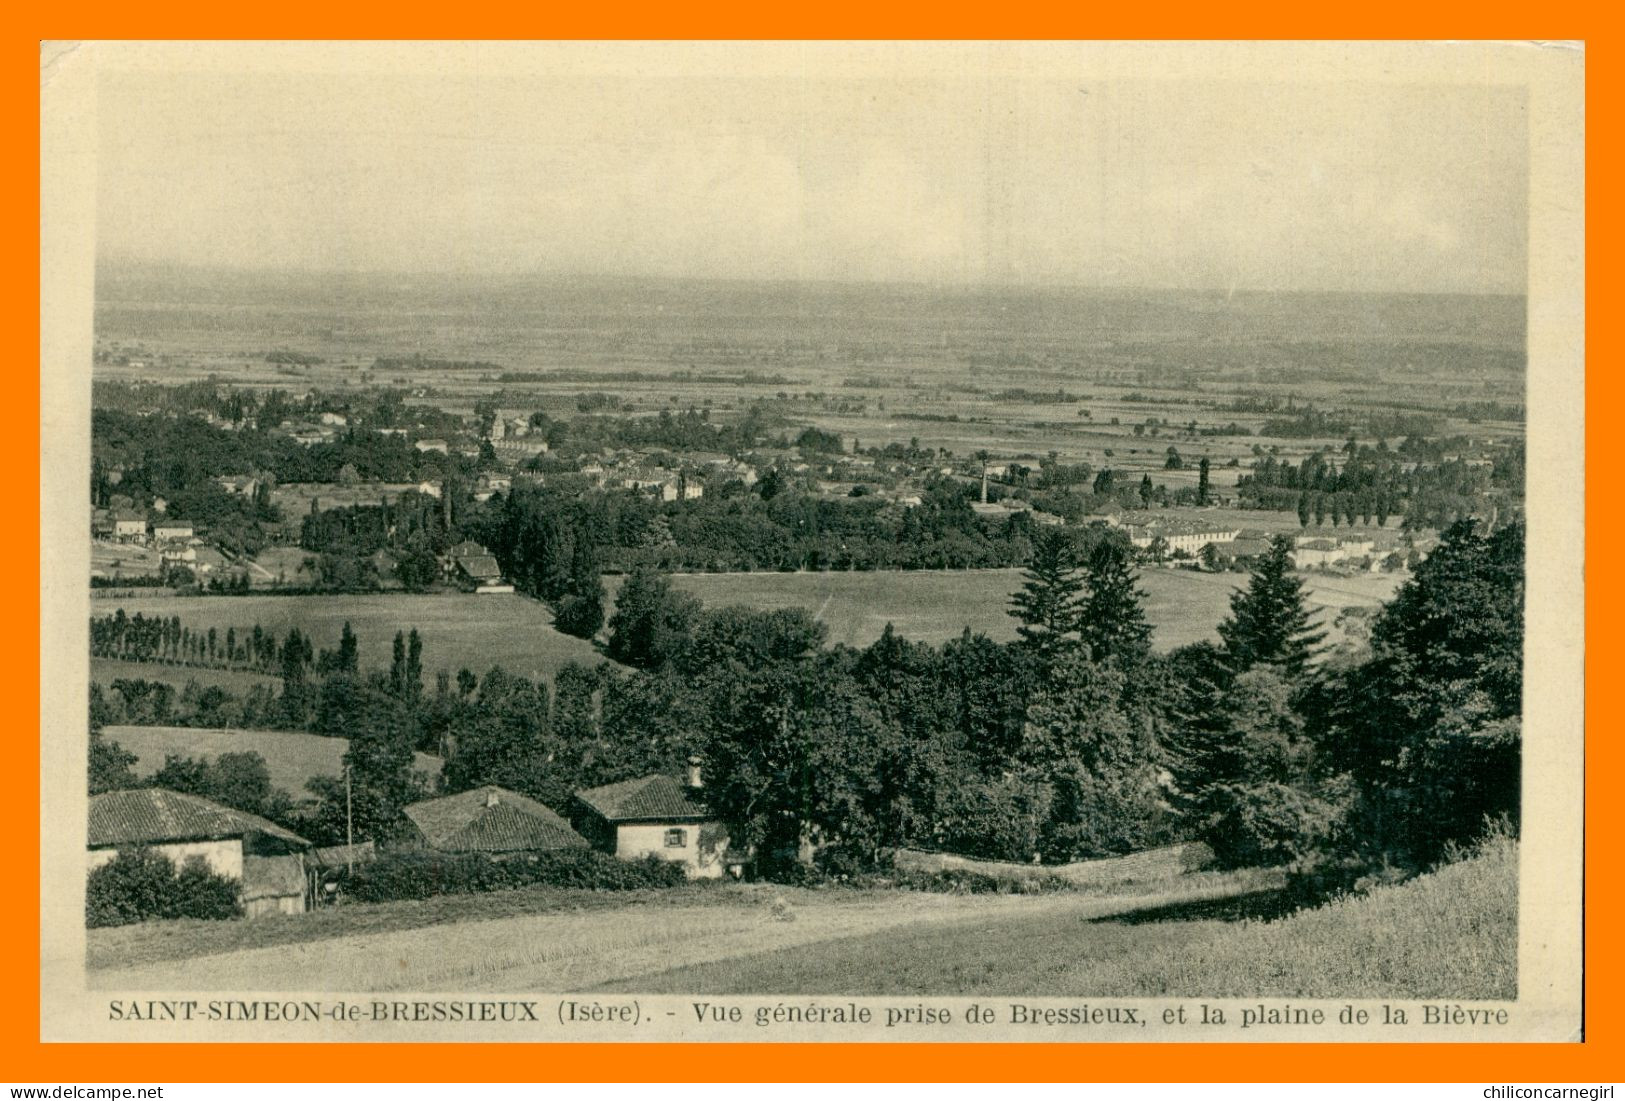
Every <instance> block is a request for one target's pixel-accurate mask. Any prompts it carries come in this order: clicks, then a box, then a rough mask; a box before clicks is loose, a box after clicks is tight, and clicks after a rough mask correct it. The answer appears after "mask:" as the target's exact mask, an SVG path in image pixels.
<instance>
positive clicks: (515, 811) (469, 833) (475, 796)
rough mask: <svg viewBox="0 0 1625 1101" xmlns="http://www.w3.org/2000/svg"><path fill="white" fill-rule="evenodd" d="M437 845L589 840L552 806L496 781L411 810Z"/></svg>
mask: <svg viewBox="0 0 1625 1101" xmlns="http://www.w3.org/2000/svg"><path fill="white" fill-rule="evenodd" d="M406 816H407V817H408V818H410V819H411V820H412V823H413V824H414V825H416V826H417V828H418V831H419V832H420V833H422V834H423V839H424V840H425V841H427V842H428V843H429V845H430V847H432V848H436V849H439V850H441V851H442V852H516V851H521V850H526V849H569V848H584V847H586V845H587V840H586V838H584V837H582V836H581V835H580V834H578V833H576V831H575V830H573V829H571V828H570V823H568V822H566V821H565V820H564V819H563V818H560V817H559V816H558V815H557V814H555V813H553V812H552V811H551V810H549V809H548V808H547V807H544V806H543V805H542V804H540V803H538V802H536V800H534V799H527V798H526V797H525V796H523V795H520V794H519V793H518V792H514V791H509V790H507V789H506V788H499V787H496V786H494V785H489V784H488V785H486V786H485V787H481V788H475V789H474V790H472V791H465V792H462V793H461V794H458V795H448V796H446V797H445V798H444V799H428V800H425V801H424V802H422V803H413V804H412V805H411V806H409V807H407V808H406Z"/></svg>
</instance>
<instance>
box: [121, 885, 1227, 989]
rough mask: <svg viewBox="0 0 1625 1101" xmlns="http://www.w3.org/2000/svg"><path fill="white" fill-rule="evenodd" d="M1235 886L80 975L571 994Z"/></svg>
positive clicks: (399, 943)
mask: <svg viewBox="0 0 1625 1101" xmlns="http://www.w3.org/2000/svg"><path fill="white" fill-rule="evenodd" d="M1234 892H1235V888H1233V887H1230V886H1208V887H1205V888H1203V889H1202V890H1199V891H1194V892H1193V891H1189V890H1164V891H1162V892H1161V893H1157V894H1141V895H1134V896H1119V897H1111V898H1104V897H1090V896H1086V895H1081V894H1072V893H1065V894H1054V895H1038V896H1022V895H933V894H924V893H916V892H890V891H877V892H872V893H868V894H861V895H852V894H848V893H840V892H831V894H830V898H829V901H827V902H826V901H824V900H822V899H819V900H814V901H808V900H806V899H805V896H803V897H802V901H799V902H798V903H797V904H795V905H794V906H792V907H790V908H789V910H788V912H784V911H782V910H775V908H774V907H773V906H772V905H770V904H768V903H766V902H765V901H764V902H758V903H746V904H740V905H724V906H715V905H713V906H673V907H638V908H636V909H629V910H610V911H595V912H583V913H561V914H540V915H527V916H523V917H515V918H505V919H499V920H494V921H470V922H461V923H457V924H447V925H436V926H430V927H426V928H421V929H410V930H403V931H398V932H391V933H376V934H366V935H360V936H352V937H337V938H332V939H328V940H321V941H311V942H307V943H302V944H290V945H280V946H277V947H273V948H258V949H250V950H245V951H240V952H230V953H224V954H220V955H214V956H207V957H202V958H198V959H193V960H174V961H167V962H164V963H158V964H151V965H148V966H143V967H136V968H121V969H108V970H101V971H93V972H91V973H90V975H89V980H90V985H91V986H92V987H94V988H100V989H148V990H174V989H193V990H256V991H259V990H265V991H269V990H308V991H318V990H321V991H344V990H348V991H387V990H479V991H497V990H536V991H570V990H581V989H585V988H588V987H594V986H599V985H602V984H605V983H613V982H621V981H626V980H633V979H636V978H637V977H638V976H642V975H655V974H659V973H662V972H668V971H671V970H672V969H674V968H681V967H689V966H694V965H700V964H710V963H717V962H719V961H725V960H730V959H735V958H739V957H745V956H754V955H758V954H761V953H767V952H773V951H776V950H780V949H785V948H795V947H799V946H804V945H809V944H816V943H822V942H827V941H835V940H841V939H844V938H849V937H862V936H869V935H874V934H881V933H885V932H886V931H888V930H898V929H905V928H907V929H912V930H916V931H922V930H925V929H927V928H930V927H933V926H938V925H944V924H949V925H951V924H955V923H965V922H972V923H975V924H977V925H978V926H990V925H991V926H993V927H996V926H998V925H999V924H1002V923H1004V922H1009V921H1020V920H1025V919H1030V918H1035V917H1041V916H1044V915H1064V914H1073V915H1076V916H1077V917H1078V918H1079V919H1087V918H1090V917H1098V916H1103V915H1106V914H1111V913H1117V912H1122V911H1125V910H1133V909H1140V908H1143V907H1146V906H1150V905H1158V904H1162V903H1167V902H1169V901H1176V900H1180V899H1194V898H1203V897H1223V896H1224V895H1227V894H1232V893H1234Z"/></svg>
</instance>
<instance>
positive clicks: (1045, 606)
mask: <svg viewBox="0 0 1625 1101" xmlns="http://www.w3.org/2000/svg"><path fill="white" fill-rule="evenodd" d="M1083 596H1084V581H1083V575H1082V573H1081V572H1080V571H1079V569H1078V563H1077V552H1076V548H1075V547H1074V546H1073V543H1072V538H1071V536H1069V535H1068V534H1067V533H1066V532H1065V531H1064V530H1061V529H1058V528H1046V529H1045V530H1043V531H1041V532H1039V533H1038V534H1037V535H1036V536H1035V537H1034V538H1033V555H1032V559H1031V561H1030V562H1029V564H1028V566H1027V570H1026V572H1025V573H1024V574H1023V575H1022V583H1021V589H1020V590H1019V591H1018V592H1017V593H1016V594H1015V595H1014V596H1013V597H1011V599H1010V614H1011V615H1013V616H1015V617H1016V618H1017V619H1019V620H1021V625H1020V626H1019V627H1017V628H1016V634H1017V635H1019V636H1020V641H1019V643H1018V645H1020V646H1022V647H1024V648H1026V649H1028V650H1030V651H1031V652H1032V653H1033V654H1035V655H1036V656H1037V657H1038V658H1039V659H1040V660H1041V661H1042V662H1043V663H1044V664H1045V665H1046V666H1048V665H1051V664H1053V663H1054V662H1055V661H1056V660H1057V659H1059V658H1060V657H1061V656H1062V655H1064V654H1068V653H1071V652H1073V651H1075V650H1076V649H1077V648H1078V646H1079V644H1080V638H1079V635H1078V631H1079V627H1080V621H1079V616H1080V614H1081V609H1082V603H1083Z"/></svg>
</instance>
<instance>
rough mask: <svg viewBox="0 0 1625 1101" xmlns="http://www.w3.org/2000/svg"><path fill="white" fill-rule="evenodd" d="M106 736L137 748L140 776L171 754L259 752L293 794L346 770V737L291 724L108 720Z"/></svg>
mask: <svg viewBox="0 0 1625 1101" xmlns="http://www.w3.org/2000/svg"><path fill="white" fill-rule="evenodd" d="M103 734H104V736H105V737H107V738H109V739H111V740H112V741H115V742H117V743H118V744H119V745H120V746H122V747H124V748H125V749H127V750H129V751H130V752H131V753H134V754H135V755H136V757H137V760H136V763H135V765H134V766H133V767H134V769H135V773H136V775H137V776H150V775H151V774H152V773H154V772H156V771H158V770H159V769H160V768H162V767H163V765H164V758H165V757H166V756H168V755H169V754H172V753H173V754H177V755H179V756H182V757H207V758H210V759H213V758H215V757H218V756H219V755H220V754H222V753H258V754H259V755H260V756H261V757H264V758H265V766H266V768H267V770H269V772H270V773H271V786H272V787H277V788H281V789H283V790H284V791H286V792H287V793H288V794H289V795H292V796H293V797H294V798H296V799H297V798H299V797H300V796H302V795H303V794H304V793H305V782H306V781H307V780H309V779H310V778H311V777H313V776H337V775H339V774H340V773H342V772H343V770H344V752H345V750H346V749H348V748H349V745H350V743H349V740H348V739H346V738H324V737H322V736H321V735H319V734H299V733H295V732H292V731H286V730H209V729H205V728H202V727H189V726H108V727H104V728H103ZM413 763H414V765H415V766H416V767H417V768H418V769H420V770H421V771H423V772H427V773H428V774H429V775H431V776H435V775H438V774H439V772H440V766H441V760H440V758H439V757H433V756H430V755H429V754H427V753H415V754H413Z"/></svg>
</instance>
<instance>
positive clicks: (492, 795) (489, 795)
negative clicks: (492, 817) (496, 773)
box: [485, 788, 502, 807]
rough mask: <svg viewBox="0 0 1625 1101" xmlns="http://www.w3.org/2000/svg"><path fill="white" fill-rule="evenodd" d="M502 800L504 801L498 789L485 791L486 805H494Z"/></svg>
mask: <svg viewBox="0 0 1625 1101" xmlns="http://www.w3.org/2000/svg"><path fill="white" fill-rule="evenodd" d="M500 802H502V799H501V798H500V797H499V796H498V795H497V793H496V789H494V788H493V789H492V790H490V791H488V792H486V793H485V805H486V806H488V807H494V806H496V805H497V804H498V803H500Z"/></svg>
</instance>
